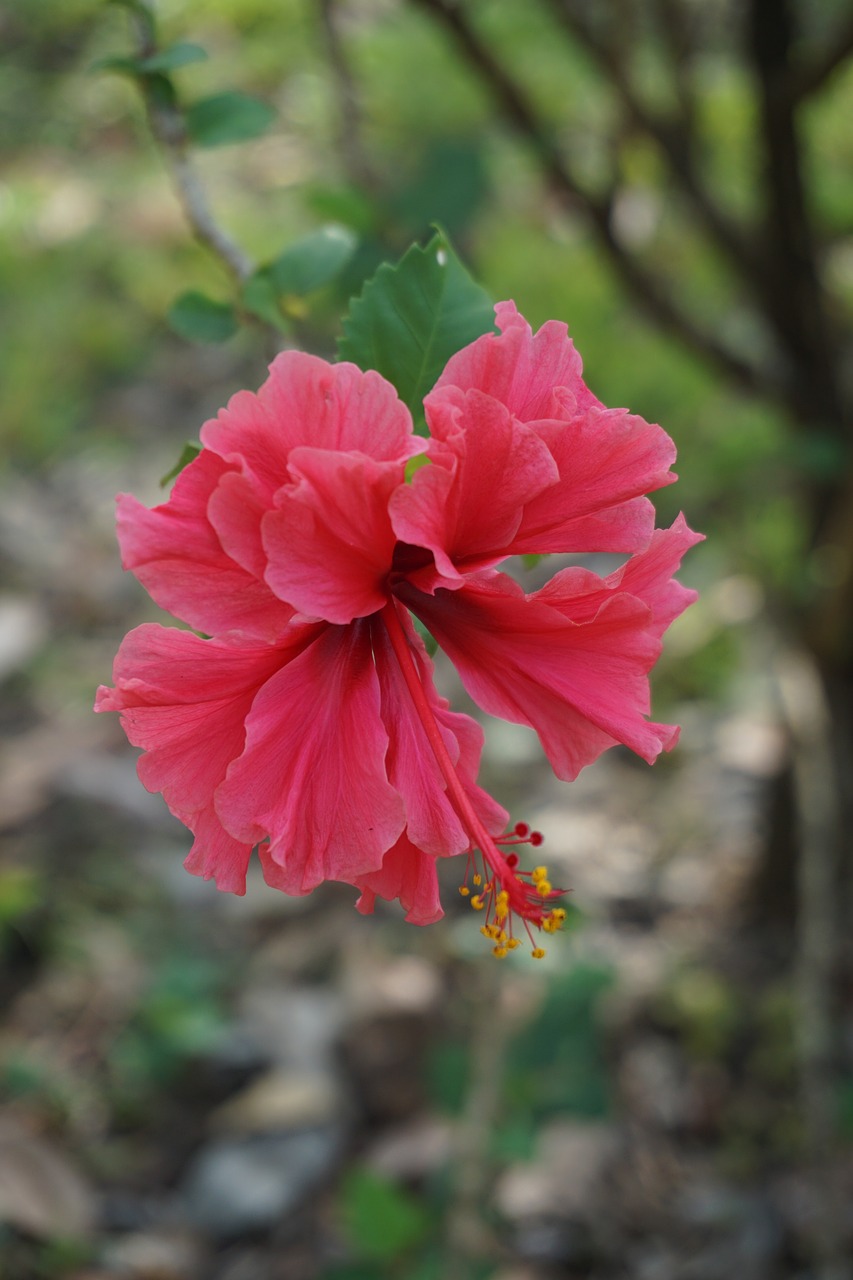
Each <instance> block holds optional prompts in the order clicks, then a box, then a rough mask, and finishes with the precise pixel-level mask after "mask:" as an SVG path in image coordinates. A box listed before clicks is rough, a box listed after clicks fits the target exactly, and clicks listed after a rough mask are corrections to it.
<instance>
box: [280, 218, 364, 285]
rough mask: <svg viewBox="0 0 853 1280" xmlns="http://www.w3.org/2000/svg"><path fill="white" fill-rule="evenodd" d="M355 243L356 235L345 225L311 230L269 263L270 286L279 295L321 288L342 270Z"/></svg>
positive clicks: (354, 247) (332, 225)
mask: <svg viewBox="0 0 853 1280" xmlns="http://www.w3.org/2000/svg"><path fill="white" fill-rule="evenodd" d="M357 244H358V237H357V236H356V235H355V234H354V233H353V232H352V231H350V229H349V228H348V227H342V226H339V225H336V224H334V223H333V224H331V225H330V226H328V227H321V228H320V230H319V231H312V232H311V234H310V235H307V236H303V237H302V239H301V240H297V241H296V243H295V244H292V245H290V247H289V248H287V249H285V251H284V253H281V254H279V256H278V257H277V258H276V259H275V260H274V261H273V262H271V263H270V264H269V266H268V267H267V272H268V274H269V278H270V281H271V282H272V285H273V288H274V289H275V291H276V293H278V294H279V296H282V297H288V296H294V295H295V296H296V297H298V298H304V297H305V295H306V294H309V293H313V292H314V291H315V289H322V287H323V285H325V284H328V283H329V282H330V281H331V280H333V279H334V278H335V276H336V275H337V274H338V272H339V271H342V270H343V268H344V267H345V266H346V264H347V263H348V262H349V260H350V258H351V257H352V255H353V254H354V253H355V249H356V245H357Z"/></svg>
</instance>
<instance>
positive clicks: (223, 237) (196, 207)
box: [134, 20, 254, 284]
mask: <svg viewBox="0 0 853 1280" xmlns="http://www.w3.org/2000/svg"><path fill="white" fill-rule="evenodd" d="M134 27H135V29H136V37H137V50H136V52H137V56H138V57H139V58H150V57H152V55H153V54H155V53H156V52H157V47H156V45H155V43H154V38H153V23H147V22H143V21H139V20H135V21H134ZM140 90H141V93H142V98H143V102H144V104H145V113H146V117H147V119H148V127H149V128H150V130H151V133H152V136H153V138H154V140H155V142H156V143H157V145H158V147H159V149H160V153H161V155H162V156H163V160H164V162H165V164H166V168H167V169H168V171H169V176H170V178H171V179H172V185H173V186H174V188H175V192H176V194H177V197H178V200H179V202H180V205H181V208H182V209H183V212H184V217H185V218H186V220H187V222H188V224H189V226H190V229H191V231H192V233H193V235H194V236H195V238H196V240H198V242H199V244H202V245H204V247H205V248H206V249H207V250H208V251H209V252H210V253H211V254H212V255H213V256H214V257H215V258H216V259H218V261H219V262H220V263H221V264H222V265H223V266H224V267H225V269H226V271H227V272H228V274H229V275H230V276H232V277H233V278H234V279H235V280H236V282H237V283H238V284H242V283H243V281H244V280H247V279H248V277H249V276H250V275H251V274H252V272H253V271H254V264H253V263H252V261H251V259H250V258H249V257H248V256H247V255H246V254H245V253H244V252H243V250H242V249H241V248H240V246H239V245H238V244H237V243H236V241H234V240H232V239H231V237H230V236H229V235H228V233H227V232H226V231H224V230H223V229H222V227H221V226H220V225H219V223H218V222H217V221H216V218H215V217H214V214H213V211H212V209H211V207H210V202H209V201H208V198H207V193H206V191H205V189H204V184H203V183H202V181H201V179H200V178H199V176H198V174H197V173H196V171H195V169H194V167H193V165H192V162H191V160H190V157H189V152H188V148H187V135H186V126H185V124H184V118H183V116H182V115H181V112H180V111H179V110H178V108H177V107H172V106H169V105H168V104H166V103H164V102H162V101H160V100H159V99H158V97H157V95H156V93H155V91H154V89H153V88H152V85H151V82H150V81H149V80H148V78H147V77H146V76H141V77H140Z"/></svg>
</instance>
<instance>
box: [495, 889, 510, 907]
mask: <svg viewBox="0 0 853 1280" xmlns="http://www.w3.org/2000/svg"><path fill="white" fill-rule="evenodd" d="M495 901H496V902H497V904H498V906H500V905H501V904H503V905H504V906H507V905H508V904H509V894H508V893H507V891H506V889H501V891H500V893H499V894H498V896H497V898H496V899H495Z"/></svg>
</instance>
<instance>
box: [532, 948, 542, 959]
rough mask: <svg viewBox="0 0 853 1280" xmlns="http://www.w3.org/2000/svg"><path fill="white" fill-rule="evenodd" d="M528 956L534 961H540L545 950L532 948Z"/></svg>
mask: <svg viewBox="0 0 853 1280" xmlns="http://www.w3.org/2000/svg"><path fill="white" fill-rule="evenodd" d="M530 954H531V955H532V956H533V959H534V960H541V959H542V957H543V956H544V954H545V948H544V947H534V948H533V950H532V951H531V953H530Z"/></svg>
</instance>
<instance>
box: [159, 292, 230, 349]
mask: <svg viewBox="0 0 853 1280" xmlns="http://www.w3.org/2000/svg"><path fill="white" fill-rule="evenodd" d="M168 321H169V324H170V325H171V326H172V328H173V329H174V330H175V332H176V333H179V334H180V335H181V337H182V338H189V340H190V342H225V341H226V340H227V339H228V338H231V337H233V336H234V334H235V333H236V332H237V329H238V328H239V326H238V324H237V317H236V315H235V314H234V308H233V307H232V306H231V305H230V304H229V303H227V302H215V301H214V300H213V298H208V297H207V296H206V295H205V294H203V293H195V292H193V291H190V292H189V293H182V294H181V296H180V297H179V298H176V299H175V301H174V302H173V303H172V305H171V307H170V308H169V315H168Z"/></svg>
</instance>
